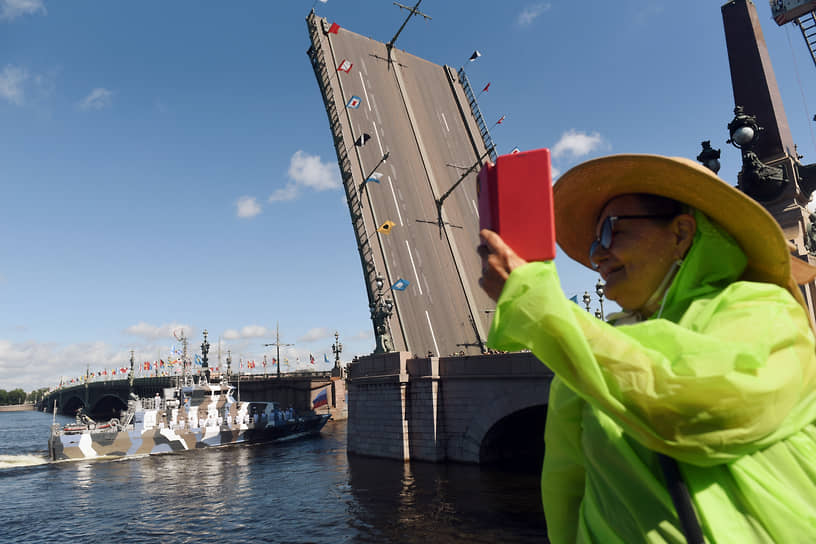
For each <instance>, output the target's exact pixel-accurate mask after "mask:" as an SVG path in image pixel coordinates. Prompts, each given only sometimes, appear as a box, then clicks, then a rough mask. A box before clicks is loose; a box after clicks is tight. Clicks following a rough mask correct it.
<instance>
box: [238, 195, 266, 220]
mask: <svg viewBox="0 0 816 544" xmlns="http://www.w3.org/2000/svg"><path fill="white" fill-rule="evenodd" d="M259 213H261V205H260V204H258V199H256V198H255V197H254V196H242V197H241V198H239V199H238V200H237V201H236V202H235V214H236V215H237V216H238V217H240V218H241V219H251V218H253V217H255V216H256V215H258V214H259Z"/></svg>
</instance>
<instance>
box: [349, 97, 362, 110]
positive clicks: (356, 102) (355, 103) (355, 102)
mask: <svg viewBox="0 0 816 544" xmlns="http://www.w3.org/2000/svg"><path fill="white" fill-rule="evenodd" d="M362 103H363V100H362V98H360V97H359V96H352V97H351V98H349V101H348V103H347V104H346V107H347V108H350V109H353V110H356V109H357V108H359V107H360V104H362Z"/></svg>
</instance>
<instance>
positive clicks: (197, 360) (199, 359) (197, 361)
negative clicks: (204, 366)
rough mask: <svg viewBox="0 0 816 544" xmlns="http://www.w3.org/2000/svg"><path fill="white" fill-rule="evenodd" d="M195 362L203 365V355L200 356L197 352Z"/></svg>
mask: <svg viewBox="0 0 816 544" xmlns="http://www.w3.org/2000/svg"><path fill="white" fill-rule="evenodd" d="M195 364H197V365H198V366H201V357H199V356H198V353H196V354H195Z"/></svg>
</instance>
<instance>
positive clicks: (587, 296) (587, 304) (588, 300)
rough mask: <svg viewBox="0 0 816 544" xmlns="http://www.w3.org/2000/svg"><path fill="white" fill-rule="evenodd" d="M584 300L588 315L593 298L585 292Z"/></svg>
mask: <svg viewBox="0 0 816 544" xmlns="http://www.w3.org/2000/svg"><path fill="white" fill-rule="evenodd" d="M582 300H583V301H584V306H586V311H587V313H589V303H590V302H592V297H590V296H589V291H584V296H583V297H582Z"/></svg>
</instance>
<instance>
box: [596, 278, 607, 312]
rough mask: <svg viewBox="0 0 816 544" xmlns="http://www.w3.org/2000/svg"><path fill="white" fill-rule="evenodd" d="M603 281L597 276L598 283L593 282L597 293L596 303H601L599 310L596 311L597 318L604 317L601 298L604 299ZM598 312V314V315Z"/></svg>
mask: <svg viewBox="0 0 816 544" xmlns="http://www.w3.org/2000/svg"><path fill="white" fill-rule="evenodd" d="M604 287H605V285H604V283H603V281H601V278H598V283H596V284H595V293H596V294H597V295H598V303H599V304H600V305H601V309H600V310H599V312H596V313H595V315H596V316H597V317H598V319H601V320H603V319H604V309H603V299H604ZM599 313H600V315H598V314H599Z"/></svg>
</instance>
